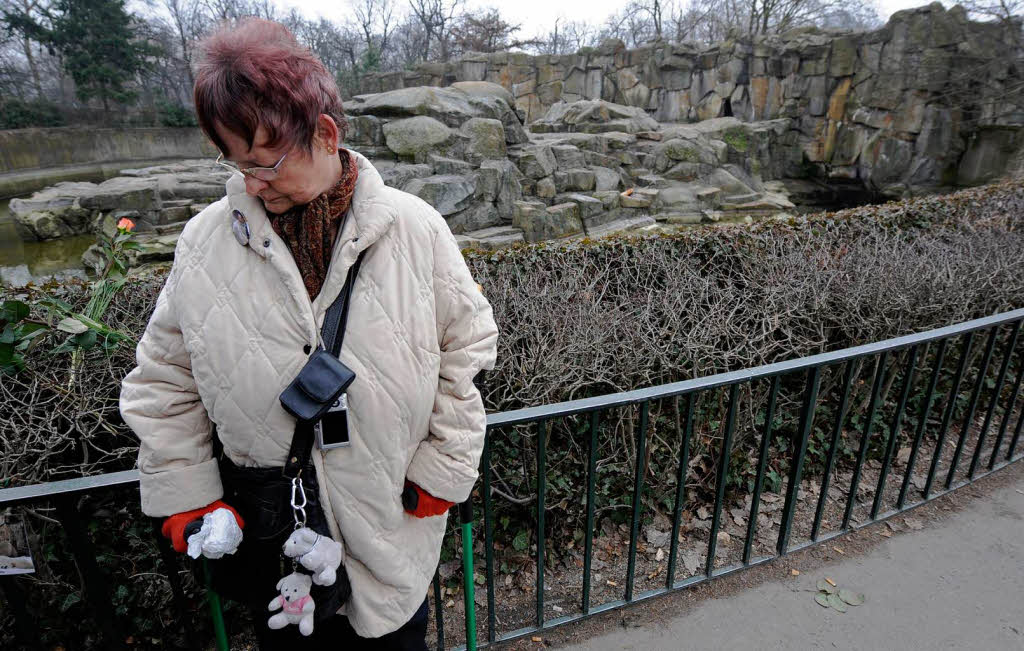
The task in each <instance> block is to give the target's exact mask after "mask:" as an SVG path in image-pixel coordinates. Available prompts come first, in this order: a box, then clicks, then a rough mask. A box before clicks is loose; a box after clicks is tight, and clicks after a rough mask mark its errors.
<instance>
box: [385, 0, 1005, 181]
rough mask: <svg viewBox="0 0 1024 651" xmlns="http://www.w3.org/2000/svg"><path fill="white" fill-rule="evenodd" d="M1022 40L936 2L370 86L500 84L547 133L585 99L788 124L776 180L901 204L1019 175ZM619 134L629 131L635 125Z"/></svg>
mask: <svg viewBox="0 0 1024 651" xmlns="http://www.w3.org/2000/svg"><path fill="white" fill-rule="evenodd" d="M1020 33H1021V32H1020V25H1019V24H1017V23H1012V24H1009V25H1002V24H998V23H977V22H971V21H969V20H968V19H967V14H966V12H965V11H964V9H963V8H962V7H959V6H957V7H953V8H951V9H949V10H948V11H947V10H946V9H944V8H943V6H942V5H941V4H939V3H933V4H931V5H928V6H926V7H921V8H919V9H909V10H906V11H900V12H897V13H896V14H894V15H893V16H892V17H891V18H890V20H889V22H888V23H887V24H886V25H885V26H884V27H882V28H881V29H878V30H876V31H872V32H859V33H855V32H844V33H839V32H825V31H822V30H818V29H814V28H803V29H797V30H793V31H791V32H788V33H786V34H783V35H781V36H774V35H773V36H759V37H748V36H737V37H735V38H733V39H731V40H727V41H725V42H723V43H720V44H718V45H715V46H713V47H710V48H698V47H696V46H694V45H692V44H687V43H666V42H657V43H652V44H649V45H645V46H644V47H641V48H638V49H635V50H627V49H625V47H624V45H623V44H622V43H621V42H620V41H615V40H611V41H607V42H605V43H604V44H602V46H601V47H600V48H597V49H583V50H581V51H580V52H578V53H577V54H572V55H562V56H546V55H545V56H532V55H527V54H521V53H509V52H499V53H494V54H486V55H484V54H479V55H470V56H467V57H465V58H463V59H461V60H458V61H453V62H450V63H444V64H441V63H430V64H423V65H421V66H418V67H417V68H414V69H413V70H410V71H405V72H396V73H389V74H385V75H379V76H376V77H371V78H368V80H367V82H366V89H367V90H368V91H370V92H380V91H386V90H391V89H395V88H402V87H406V86H444V85H448V84H451V83H452V82H458V83H465V82H466V81H467V80H485V81H491V82H494V83H497V84H500V85H501V86H502V87H504V88H505V89H506V90H507V91H509V93H510V94H511V95H512V96H514V98H515V100H514V101H515V107H516V109H517V110H518V111H520V112H521V113H522V114H523V116H524V119H525V121H526V122H528V123H533V124H534V125H535V131H538V130H541V129H545V128H546V127H545V126H541V127H540V129H537V128H536V127H537V126H540V125H546V123H547V121H548V120H549V119H551V118H552V116H551V110H552V108H553V107H556V106H558V105H559V103H560V102H561V103H564V104H565V105H571V104H574V103H575V102H577V101H579V100H606V101H609V102H615V103H617V104H622V105H625V106H629V107H633V108H634V109H635V110H637V111H640V112H642V113H646V114H647V115H649V116H650V117H653V118H654V119H656V120H658V121H659V122H662V123H666V122H668V123H674V122H698V121H701V120H707V119H711V118H719V117H729V116H732V117H736V118H738V119H740V120H742V121H744V122H760V121H764V120H774V119H779V118H787V119H789V120H790V122H789V124H788V125H787V127H786V129H785V133H783V134H780V137H779V138H778V139H777V140H776V142H775V145H774V146H775V147H776V150H775V151H774V152H773V154H774V155H773V158H774V159H775V160H777V161H778V165H779V166H780V167H781V169H779V170H777V174H776V176H780V177H781V176H786V177H792V178H800V177H806V176H814V177H819V178H822V179H825V180H829V181H832V182H854V183H857V184H860V185H862V186H863V187H865V188H866V189H867V190H869V191H871V192H876V193H880V194H882V195H885V196H899V195H902V194H908V193H911V194H912V193H919V192H926V191H934V190H936V189H939V188H943V187H951V186H956V185H974V184H978V183H984V182H986V181H988V180H991V179H993V178H994V177H996V176H999V175H1000V174H1002V173H1003V172H1004V171H1005V169H1006V165H1007V162H1008V160H1009V159H1010V158H1011V157H1012V155H1013V153H1014V152H1015V151H1017V150H1018V149H1019V148H1020V145H1021V140H1022V136H1021V134H1020V127H1021V126H1022V125H1024V78H1022V77H1024V71H1022V70H1020V65H1019V63H1020V61H1021V60H1022V48H1021V43H1020ZM584 110H589V109H584ZM633 115H639V113H635V114H633ZM554 117H555V119H556V121H558V120H561V122H562V123H563V124H571V121H572V120H573V119H576V116H568V117H569V119H568V120H566V119H564V117H558V116H554ZM641 117H642V116H641ZM622 119H626V120H627V123H628V118H626V116H618V117H616V118H615V120H622ZM620 126H621V127H622V128H619V127H620ZM608 128H609V129H613V130H619V131H627V132H628V131H629V128H628V127H627V126H626V123H623V125H615V124H612V125H609V126H608Z"/></svg>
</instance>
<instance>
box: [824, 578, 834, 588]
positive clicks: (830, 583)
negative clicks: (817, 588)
mask: <svg viewBox="0 0 1024 651" xmlns="http://www.w3.org/2000/svg"><path fill="white" fill-rule="evenodd" d="M825 583H827V584H829V585H830V586H832V587H833V588H834V587H836V582H835V581H833V580H832V579H830V578H828V577H827V576H826V577H825Z"/></svg>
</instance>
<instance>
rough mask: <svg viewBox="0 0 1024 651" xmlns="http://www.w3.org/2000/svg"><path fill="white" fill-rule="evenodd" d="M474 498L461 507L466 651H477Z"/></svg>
mask: <svg viewBox="0 0 1024 651" xmlns="http://www.w3.org/2000/svg"><path fill="white" fill-rule="evenodd" d="M472 500H473V498H472V497H470V498H468V499H467V500H466V501H465V502H463V503H462V504H460V505H459V516H460V518H461V520H462V583H463V591H462V592H463V595H464V596H465V600H466V651H476V600H475V598H474V595H473V502H472Z"/></svg>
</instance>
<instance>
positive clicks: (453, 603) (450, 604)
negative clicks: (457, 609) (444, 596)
mask: <svg viewBox="0 0 1024 651" xmlns="http://www.w3.org/2000/svg"><path fill="white" fill-rule="evenodd" d="M454 605H455V600H454V599H449V600H448V603H446V604H445V606H447V607H448V608H451V607H453V606H454Z"/></svg>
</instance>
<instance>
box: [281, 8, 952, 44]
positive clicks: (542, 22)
mask: <svg viewBox="0 0 1024 651" xmlns="http://www.w3.org/2000/svg"><path fill="white" fill-rule="evenodd" d="M876 2H877V4H878V6H879V7H880V13H881V14H882V15H883V17H884V18H888V17H889V16H890V15H892V14H893V13H894V12H896V11H899V10H900V9H906V8H908V7H920V6H923V5H927V4H928V0H876ZM398 3H399V4H404V0H398ZM282 4H286V5H291V6H295V7H298V8H299V9H300V10H302V11H303V12H304V13H305V14H306V15H307V16H310V17H313V16H324V17H327V18H330V19H332V20H336V21H339V22H340V21H341V20H342V19H343V18H344V16H343V15H340V14H339V12H343V11H346V10H347V8H348V7H349V4H348V3H347V2H345V1H344V0H341V1H340V2H339V0H284V1H283V2H282ZM467 4H468V6H469V7H471V8H473V7H493V6H497V7H500V9H501V13H502V14H503V15H504V16H506V17H507V18H509V19H510V22H513V23H515V22H519V23H521V24H522V26H523V29H522V32H520V34H519V36H520V37H526V36H535V35H539V34H546V33H547V32H549V31H550V30H551V28H552V27H553V26H554V24H555V20H557V19H558V17H559V16H564V17H565V18H566V19H569V20H581V19H582V20H586V21H587V22H589V23H598V24H599V23H601V22H603V21H604V19H605V18H607V17H608V16H610V15H611V14H613V13H614V12H615V11H617V10H618V9H619V8H620V7H622V5H623V4H625V0H513V1H511V2H509V1H499V0H468V1H467ZM943 4H946V5H947V6H948V5H951V4H953V3H952V2H949V1H946V2H944V3H943Z"/></svg>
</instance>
